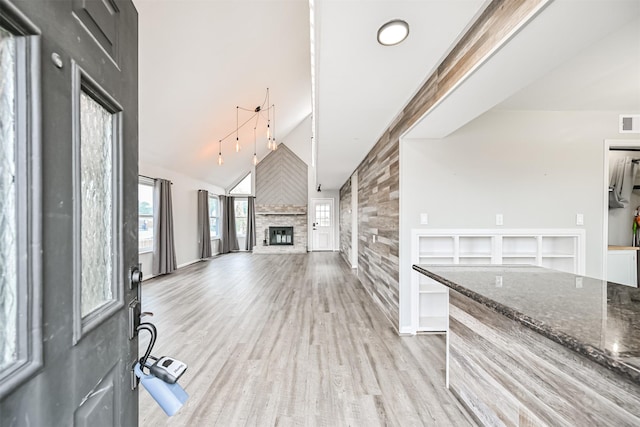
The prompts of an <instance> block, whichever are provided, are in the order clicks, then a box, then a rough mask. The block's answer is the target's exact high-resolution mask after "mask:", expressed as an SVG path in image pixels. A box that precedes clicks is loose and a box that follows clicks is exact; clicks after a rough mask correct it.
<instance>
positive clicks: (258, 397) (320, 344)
mask: <svg viewBox="0 0 640 427" xmlns="http://www.w3.org/2000/svg"><path fill="white" fill-rule="evenodd" d="M142 294H143V310H144V311H152V312H154V314H155V316H154V317H152V318H150V319H149V318H145V320H146V319H149V320H150V321H152V322H153V323H154V324H155V325H156V326H157V328H158V332H159V336H158V341H157V343H156V346H155V349H154V351H153V354H154V355H156V356H163V355H170V356H173V357H175V358H177V359H179V360H182V361H185V362H186V363H188V365H189V368H188V370H187V372H186V373H185V374H184V377H183V378H182V379H181V380H180V383H181V385H182V386H183V387H184V388H185V389H186V391H187V393H189V396H190V398H189V400H188V401H187V403H186V404H185V406H183V407H182V408H181V409H180V412H178V414H176V415H175V416H173V417H171V418H168V417H167V416H166V415H165V414H164V412H163V411H162V410H161V409H160V408H159V407H158V406H157V405H156V404H155V402H153V401H152V399H151V397H150V396H149V394H148V393H147V392H146V391H144V390H143V391H141V392H140V425H141V426H149V427H152V426H153V427H155V426H158V425H171V426H214V425H216V426H242V425H260V426H271V425H298V426H316V425H317V426H377V425H394V426H420V425H427V426H447V425H455V426H466V425H473V421H472V420H471V418H470V417H469V416H468V415H467V414H466V412H465V410H464V409H463V408H462V406H461V405H460V403H458V401H457V400H456V399H455V397H453V395H452V394H451V393H450V392H449V391H448V390H447V389H446V388H445V386H444V353H445V352H444V339H443V337H442V336H437V335H422V336H415V337H399V336H398V335H397V334H396V332H395V331H394V330H393V328H392V327H391V325H390V324H389V322H388V320H387V319H386V318H385V317H384V316H383V315H382V313H381V312H380V310H379V309H378V308H377V307H376V306H375V305H374V303H373V302H372V300H371V298H370V297H369V296H368V295H367V294H366V292H365V290H364V289H363V288H362V286H361V284H360V282H359V281H358V279H357V278H356V277H355V276H354V275H353V273H352V272H351V270H350V269H349V268H348V267H347V265H346V264H345V263H344V261H343V260H342V259H341V258H340V256H339V255H338V254H337V253H310V254H304V255H254V254H250V253H237V254H229V255H223V256H219V257H217V258H214V259H212V260H210V261H206V262H200V263H197V264H194V265H192V266H189V267H186V268H183V269H181V270H180V271H179V272H177V273H175V274H171V275H168V276H163V277H161V278H157V279H152V280H150V281H148V282H146V283H145V284H144V285H143V290H142ZM144 334H145V333H144V332H143V333H142V334H141V335H144ZM145 338H146V337H145ZM145 346H146V340H145V339H141V348H140V353H141V354H143V352H144V348H145Z"/></svg>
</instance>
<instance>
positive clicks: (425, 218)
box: [420, 213, 429, 225]
mask: <svg viewBox="0 0 640 427" xmlns="http://www.w3.org/2000/svg"><path fill="white" fill-rule="evenodd" d="M420 224H422V225H427V224H429V214H426V213H421V214H420Z"/></svg>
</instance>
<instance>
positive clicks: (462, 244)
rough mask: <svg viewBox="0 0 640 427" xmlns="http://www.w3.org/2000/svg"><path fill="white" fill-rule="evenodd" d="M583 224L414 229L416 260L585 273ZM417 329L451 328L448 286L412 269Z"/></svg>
mask: <svg viewBox="0 0 640 427" xmlns="http://www.w3.org/2000/svg"><path fill="white" fill-rule="evenodd" d="M584 235H585V234H584V230H583V229H544V230H537V229H524V230H523V229H517V230H514V229H466V230H465V229H458V230H431V229H415V230H413V231H412V249H411V253H412V264H461V265H470V264H494V265H495V264H528V265H537V266H542V267H546V268H551V269H554V270H561V271H565V272H569V273H575V274H584V254H585V247H584ZM411 277H412V279H411V280H412V283H411V287H412V300H413V303H412V310H413V315H412V319H413V329H414V331H415V332H444V331H446V330H447V329H448V316H449V313H448V309H449V290H448V288H447V287H446V286H444V285H441V284H440V283H438V282H436V281H434V280H432V279H429V278H428V277H425V276H424V275H422V274H420V273H417V272H415V271H412V273H411Z"/></svg>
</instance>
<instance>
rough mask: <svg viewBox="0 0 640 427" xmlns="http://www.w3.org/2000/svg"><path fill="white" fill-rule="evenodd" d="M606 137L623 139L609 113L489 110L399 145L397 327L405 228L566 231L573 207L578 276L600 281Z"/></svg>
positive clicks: (406, 266)
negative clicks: (579, 241) (582, 249)
mask: <svg viewBox="0 0 640 427" xmlns="http://www.w3.org/2000/svg"><path fill="white" fill-rule="evenodd" d="M632 136H633V135H632ZM611 138H615V139H632V138H631V137H628V138H625V135H621V134H619V133H618V113H617V112H615V113H611V112H534V111H492V112H488V113H486V114H484V115H482V116H480V117H479V118H477V119H476V120H474V121H472V122H470V123H469V124H468V125H466V126H464V127H463V128H461V129H459V130H458V131H457V132H455V133H453V134H452V135H450V136H449V137H447V138H444V139H437V140H404V141H402V142H401V143H400V203H401V205H400V313H401V314H400V328H401V330H402V328H403V327H408V326H410V322H411V319H410V311H409V304H410V274H411V255H410V251H411V229H412V228H433V229H438V228H496V227H497V226H496V225H495V215H496V214H497V213H501V214H503V215H504V225H503V226H502V227H504V228H572V227H576V213H582V214H584V224H585V225H584V227H583V228H584V229H585V230H586V274H587V275H588V276H595V277H601V276H602V267H603V266H602V260H603V251H604V250H605V249H606V243H605V242H603V224H604V218H603V216H604V207H603V197H604V191H605V187H604V158H603V156H604V139H611ZM636 138H637V136H636ZM420 213H427V214H428V215H429V224H428V225H426V226H425V225H420ZM580 228H582V227H580Z"/></svg>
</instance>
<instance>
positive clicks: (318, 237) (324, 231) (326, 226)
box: [311, 199, 335, 251]
mask: <svg viewBox="0 0 640 427" xmlns="http://www.w3.org/2000/svg"><path fill="white" fill-rule="evenodd" d="M311 216H312V222H313V228H312V233H313V236H312V239H313V240H312V243H313V250H314V251H332V250H333V236H334V232H335V230H334V222H335V221H334V218H333V217H334V212H333V199H311Z"/></svg>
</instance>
